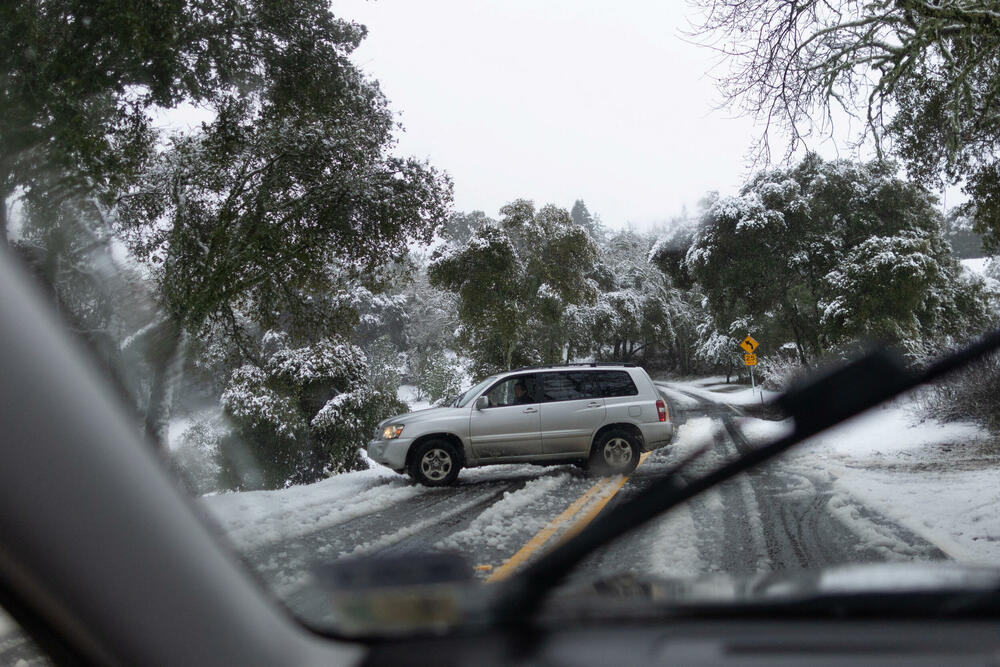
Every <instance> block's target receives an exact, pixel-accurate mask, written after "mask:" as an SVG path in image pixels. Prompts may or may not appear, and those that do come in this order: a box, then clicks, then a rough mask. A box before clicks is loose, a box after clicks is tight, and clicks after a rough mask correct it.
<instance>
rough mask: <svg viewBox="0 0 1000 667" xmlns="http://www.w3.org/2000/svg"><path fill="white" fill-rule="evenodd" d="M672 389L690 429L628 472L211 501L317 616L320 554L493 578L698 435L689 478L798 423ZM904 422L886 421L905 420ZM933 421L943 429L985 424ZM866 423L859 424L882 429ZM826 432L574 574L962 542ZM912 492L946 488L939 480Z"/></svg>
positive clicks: (330, 483)
mask: <svg viewBox="0 0 1000 667" xmlns="http://www.w3.org/2000/svg"><path fill="white" fill-rule="evenodd" d="M661 390H662V392H663V395H664V397H665V398H666V399H667V400H668V402H669V404H670V408H671V415H672V418H673V419H674V420H675V421H676V422H677V423H678V424H679V425H680V428H679V432H678V437H677V439H676V440H675V442H674V443H673V444H672V445H671V446H670V447H669V448H667V449H664V450H660V451H657V452H653V453H652V454H651V455H649V456H648V457H647V458H645V459H644V461H643V463H642V464H641V465H640V467H639V468H638V469H637V470H636V471H635V472H633V473H632V475H630V476H629V477H628V478H627V479H621V478H609V479H606V480H595V479H593V478H590V477H587V476H586V475H584V474H583V473H582V471H580V470H579V469H577V468H576V467H574V466H557V467H550V468H540V467H535V466H529V465H511V466H495V467H487V468H481V469H472V470H465V471H463V472H462V475H461V476H460V478H459V483H458V484H457V485H455V486H454V487H450V488H444V489H427V488H424V487H420V486H416V485H414V484H412V483H411V482H410V481H409V480H408V479H407V478H405V477H402V476H399V475H397V474H395V473H393V472H391V471H388V470H385V469H375V470H369V471H364V472H360V473H351V474H348V475H341V476H338V477H335V478H331V479H329V480H326V481H324V482H320V483H318V484H314V485H310V486H305V487H295V488H292V489H286V490H283V491H273V492H254V493H237V494H227V495H221V496H214V497H208V498H205V499H204V503H205V505H206V507H207V508H208V509H209V510H210V513H211V514H213V515H214V516H215V517H216V518H217V520H218V522H219V524H220V528H221V529H222V530H223V532H225V533H227V534H228V535H229V536H230V538H231V539H232V540H233V541H234V542H235V544H236V546H237V548H238V549H239V550H240V551H241V553H242V554H243V556H244V557H245V558H246V560H247V561H249V563H250V564H251V565H252V566H253V568H254V569H256V570H258V571H260V572H261V574H262V575H263V578H264V579H265V580H267V581H269V582H270V583H271V584H272V586H273V587H274V588H275V590H276V592H277V593H278V594H279V595H280V596H282V597H285V598H286V599H289V598H290V600H291V602H292V605H293V606H295V607H300V611H303V612H304V613H306V614H309V615H312V614H315V613H318V612H319V611H320V608H321V607H322V606H323V602H322V601H321V600H317V599H314V598H312V597H311V596H310V594H309V593H308V592H305V593H304V592H303V590H305V591H309V589H310V587H309V586H308V585H305V584H308V581H309V579H308V578H309V574H308V573H309V570H310V568H311V566H313V565H316V564H320V563H324V562H330V561H332V560H335V559H338V558H341V557H345V556H351V555H355V556H356V555H372V554H379V553H382V554H390V553H395V554H399V553H415V552H418V551H428V550H449V551H453V552H458V553H461V554H463V555H464V556H465V557H466V559H467V560H468V562H469V564H470V567H474V568H475V571H476V573H477V575H478V576H480V577H481V578H483V579H491V578H498V577H500V576H506V575H507V574H509V573H510V572H512V571H515V570H516V569H517V567H519V566H520V565H522V564H523V563H524V562H528V561H530V560H531V559H532V558H535V557H537V556H538V555H540V554H541V553H544V551H545V550H546V549H548V548H550V547H551V546H552V545H553V544H555V543H556V542H558V540H559V539H560V538H561V537H562V536H563V535H565V534H566V533H567V532H568V531H572V530H576V529H579V527H581V526H582V525H583V524H585V523H586V522H587V521H589V520H592V518H593V517H594V516H596V515H597V514H598V513H599V512H601V511H604V510H605V509H606V508H607V507H610V506H613V505H615V504H617V503H621V502H624V501H626V500H628V498H629V497H631V496H633V495H634V494H635V493H636V492H638V491H639V490H641V489H642V488H644V487H646V486H648V485H649V484H650V483H652V482H653V481H654V480H656V479H657V478H659V477H662V476H663V475H665V474H667V471H668V470H670V469H671V468H672V467H673V466H675V465H676V463H677V462H678V461H680V460H681V459H683V458H685V457H687V456H689V455H690V454H691V453H692V451H694V450H695V449H697V448H698V447H699V446H701V445H704V444H706V443H707V444H708V447H707V449H706V451H705V452H704V453H703V454H702V455H701V456H699V457H698V458H697V459H695V460H694V462H692V463H690V464H689V465H688V466H687V467H685V468H684V470H683V471H682V473H681V475H682V477H684V478H691V477H693V476H695V475H698V474H700V473H702V472H704V471H706V470H708V469H709V468H711V467H715V466H716V465H718V464H719V463H720V462H721V461H722V460H724V459H726V458H730V457H733V456H736V455H737V454H738V453H739V452H741V451H745V450H746V449H747V448H750V447H753V446H754V443H755V442H756V441H759V440H762V439H765V438H768V437H773V436H774V435H776V434H778V433H780V432H781V431H782V430H783V429H785V428H787V425H785V424H783V423H781V422H768V421H764V420H760V419H752V418H746V417H743V416H741V408H740V407H738V405H739V404H743V405H746V404H747V401H748V400H749V399H747V397H746V396H744V394H745V393H746V392H742V391H735V392H734V391H732V390H731V388H729V387H719V388H716V389H713V388H712V386H711V385H707V384H705V383H700V384H698V385H683V384H668V385H661ZM744 399H747V400H744ZM757 400H759V398H758V399H757ZM733 403H736V404H737V405H733ZM881 416H882V417H883V418H888V419H889V421H891V420H892V418H895V417H898V416H897V415H896V414H895V413H892V414H891V415H890V414H889V413H886V414H885V415H881ZM884 421H885V419H883V420H882V422H878V423H880V424H881V423H883V422H884ZM904 427H905V425H903V426H901V425H900V424H890V426H889V428H892V429H895V430H896V431H897V432H898V431H899V430H900V429H901V428H904ZM852 428H855V429H857V428H858V427H852ZM883 428H884V427H883ZM935 428H938V431H934V433H935V434H937V435H936V437H938V439H940V437H949V434H950V435H951V436H955V435H956V434H958V436H961V437H966V438H968V437H971V436H972V435H974V434H972V433H964V434H963V433H958V432H957V431H955V430H954V429H952V430H951V431H949V430H948V427H941V426H940V425H936V427H935ZM942 429H943V430H942ZM870 430H871V429H870V428H869V431H870ZM925 430H926V429H925ZM869 431H864V429H862V432H863V433H868V434H869V435H868V436H867V437H869V438H870V437H872V435H871V433H869ZM914 433H917V431H914V432H913V433H910V434H906V433H904V434H902V435H903V437H906V436H907V435H913V434H914ZM876 435H877V429H876ZM925 435H926V434H925ZM824 437H826V438H827V439H826V440H825V441H820V442H819V443H813V444H811V445H807V446H804V447H803V448H802V450H801V451H796V452H793V453H792V454H791V455H788V456H785V457H783V458H782V459H781V460H778V461H775V462H772V463H771V464H769V465H766V466H764V467H762V468H760V469H758V470H755V471H752V472H751V473H749V474H747V475H743V476H741V477H738V478H736V479H734V480H732V481H730V482H728V483H726V484H723V485H721V486H720V487H718V488H715V489H712V490H710V491H708V492H707V493H705V494H702V495H701V496H699V497H697V498H695V499H694V500H693V501H691V502H689V503H688V504H687V505H685V506H682V507H679V508H677V509H675V510H674V511H672V512H671V513H669V514H667V515H665V516H664V517H662V518H660V519H659V520H657V521H654V522H652V523H650V524H648V525H647V526H645V527H643V528H642V529H640V530H638V531H636V532H634V533H632V534H630V535H627V536H626V537H625V538H623V539H621V540H619V541H618V542H616V543H614V544H611V545H609V546H608V547H607V548H605V549H604V550H602V551H601V552H599V553H597V554H595V555H593V556H592V557H591V558H590V559H588V560H587V561H586V562H585V563H584V564H583V565H582V566H581V567H580V569H579V571H578V572H577V573H575V575H574V578H576V579H578V580H579V579H583V578H586V579H592V578H609V577H614V576H615V575H620V574H627V573H631V574H635V575H638V576H641V577H649V576H677V577H694V576H699V575H703V574H709V573H718V572H726V573H733V574H746V573H754V572H766V571H787V570H797V569H805V568H817V567H823V566H829V565H839V564H847V563H870V562H881V561H901V560H929V559H947V558H949V557H954V552H955V551H960V550H957V549H956V550H952V549H949V551H948V552H946V551H944V550H942V548H940V545H941V544H943V543H947V540H942V539H936V537H940V536H939V535H937V534H936V533H935V532H934V530H932V529H930V528H928V527H927V526H926V525H919V526H917V525H915V524H914V523H913V522H912V521H907V520H906V512H905V507H899V506H898V505H894V504H893V503H892V502H891V499H890V500H886V498H885V497H884V494H882V495H880V491H883V492H884V491H885V487H878V486H875V487H872V486H871V484H874V482H872V478H871V475H890V474H891V473H890V472H888V471H887V470H886V467H885V466H884V465H881V466H880V465H878V461H874V463H872V462H870V461H869V459H858V458H850V457H848V458H844V457H843V456H838V455H837V448H838V447H839V448H841V449H846V450H847V451H849V452H853V453H854V454H856V453H857V452H856V451H855V450H856V449H857V447H858V446H859V445H858V444H857V443H858V442H860V441H863V440H864V438H863V437H862V438H860V440H859V436H858V433H853V434H852V432H851V431H849V430H846V431H844V432H843V433H842V434H841V435H840V436H836V437H835V436H834V435H828V436H824ZM927 437H928V438H929V441H931V440H934V438H933V437H930V436H927ZM956 437H957V436H956ZM831 443H832V444H831ZM924 444H927V443H924ZM931 444H932V445H933V444H934V443H931ZM937 444H938V445H940V443H937ZM934 446H937V445H934ZM852 447H853V448H854V449H852ZM859 461H862V463H864V462H865V461H869V463H866V464H865V465H859V463H858V462H859ZM866 465H867V466H868V467H874V468H875V470H869V469H868V468H866ZM859 470H861V472H863V473H864V476H861V477H859V476H858V474H857V473H858V471H859ZM897 476H898V473H897ZM907 480H909V481H910V482H911V483H916V482H915V481H914V479H912V478H911V477H907V476H905V475H904V476H903V477H902V478H898V479H892V480H891V481H890V482H888V484H889V485H890V487H891V486H900V488H904V487H905V484H903V482H905V481H907ZM924 481H925V482H927V479H926V478H924ZM866 484H868V486H866ZM855 491H858V493H855ZM908 492H909V493H911V494H915V497H916V496H920V497H923V496H927V495H930V496H933V495H934V491H933V489H932V488H931V489H927V488H925V489H924V490H923V492H917V491H914V490H913V489H908ZM867 498H874V499H875V501H874V502H868V501H867ZM994 506H995V505H994ZM890 517H892V518H890ZM949 544H950V543H949ZM304 585H305V586H304Z"/></svg>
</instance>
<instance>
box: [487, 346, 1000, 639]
mask: <svg viewBox="0 0 1000 667" xmlns="http://www.w3.org/2000/svg"><path fill="white" fill-rule="evenodd" d="M998 348H1000V330H997V331H993V332H991V333H989V334H988V335H986V336H984V337H983V338H981V339H979V340H978V341H977V342H975V343H973V344H971V345H969V346H968V347H965V348H963V349H960V350H958V351H956V352H953V353H951V354H948V355H946V356H944V357H943V358H941V359H939V360H938V361H936V362H935V363H933V364H931V365H930V366H928V367H927V368H925V369H923V370H922V371H917V372H914V371H911V370H908V369H907V368H906V367H905V365H904V364H903V361H902V359H901V358H900V357H899V355H898V354H896V353H894V352H892V351H891V350H889V349H887V348H881V349H878V350H876V351H874V352H872V353H870V354H867V355H865V356H863V357H861V358H860V359H858V360H856V361H854V362H851V363H849V364H847V365H845V366H842V367H840V368H838V369H835V370H833V371H830V372H827V373H825V374H822V375H820V376H819V377H818V378H815V379H813V380H811V381H809V382H807V383H805V384H803V385H801V386H799V387H794V388H792V389H790V390H789V391H787V392H786V393H785V394H783V395H782V396H780V397H779V398H778V399H777V400H776V401H775V402H776V403H777V405H778V406H779V407H780V408H781V409H782V410H783V411H784V412H785V414H787V415H788V416H789V417H791V418H792V420H793V423H794V430H793V431H792V433H791V434H789V435H787V436H785V437H784V438H781V439H779V440H776V441H775V442H772V443H769V444H767V445H764V446H761V447H758V448H756V449H752V450H750V451H748V452H746V453H744V454H742V455H741V456H739V457H737V458H735V459H733V460H732V461H729V462H727V463H724V464H723V465H721V466H719V467H718V468H716V469H715V470H712V471H711V472H708V473H706V474H704V475H702V476H700V477H697V478H695V479H691V480H688V481H686V482H682V481H681V480H680V478H679V476H678V475H677V471H676V470H675V471H674V472H673V473H672V474H668V475H667V476H665V477H663V478H662V479H659V480H657V481H655V482H653V483H652V484H651V485H650V486H649V487H648V488H646V489H645V490H643V491H640V492H639V493H637V494H636V495H635V496H634V497H633V498H632V499H631V500H630V501H628V502H625V503H622V504H620V505H618V506H616V507H613V508H611V509H610V510H608V511H606V512H604V513H602V514H600V515H598V517H597V518H596V519H594V521H593V522H591V523H590V524H589V525H588V526H587V527H586V528H584V529H583V530H582V531H580V532H579V533H577V534H576V535H574V536H573V537H571V538H569V539H568V540H566V541H565V542H563V543H562V544H560V545H559V546H557V547H556V548H555V549H553V550H552V551H551V552H549V553H548V554H546V555H545V556H543V557H542V558H540V559H539V560H537V561H535V562H534V563H531V564H529V565H527V566H526V567H525V568H524V569H523V570H521V571H520V572H518V573H517V574H515V575H514V576H512V577H511V578H509V579H507V580H506V581H504V582H502V583H501V584H499V585H498V587H497V590H496V594H495V596H494V597H493V599H492V602H491V604H490V616H491V620H492V621H493V622H495V623H499V624H523V623H526V622H528V621H530V619H531V617H532V616H533V614H534V613H535V612H536V611H537V610H538V609H539V607H540V606H541V604H542V603H543V602H544V601H545V599H546V597H548V595H549V593H550V592H551V591H552V590H553V589H554V588H556V587H557V586H558V585H559V584H560V583H561V582H562V581H563V580H564V579H565V578H566V577H567V576H568V575H569V573H570V572H571V571H572V570H573V568H575V567H576V566H577V565H579V564H580V562H581V561H583V559H584V558H586V557H587V556H588V555H590V554H591V553H593V552H594V551H596V550H597V549H599V548H601V547H603V546H604V545H606V544H608V543H609V542H611V541H612V540H615V539H617V538H618V537H620V536H622V535H624V534H625V533H627V532H629V531H631V530H633V529H635V528H637V527H639V526H641V525H643V524H644V523H646V522H648V521H649V520H651V519H653V518H655V517H657V516H659V515H660V514H663V513H664V512H666V511H668V510H670V509H671V508H673V507H676V506H677V505H679V504H681V503H683V502H685V501H687V500H690V499H691V498H693V497H695V496H697V495H698V494H700V493H702V492H704V491H706V490H708V489H711V488H713V487H715V486H716V485H718V484H721V483H722V482H725V481H726V480H729V479H732V478H733V477H735V476H736V475H739V474H740V473H743V472H746V471H748V470H750V469H751V468H754V467H755V466H757V465H759V464H761V463H763V462H765V461H768V460H769V459H772V458H774V457H775V456H777V455H779V454H781V453H782V452H785V451H786V450H788V449H790V448H791V447H793V446H795V445H796V444H798V443H800V442H802V441H803V440H805V439H807V438H810V437H812V436H814V435H816V434H817V433H819V432H820V431H823V430H826V429H828V428H830V427H831V426H834V425H836V424H839V423H841V422H843V421H845V420H847V419H849V418H851V417H854V416H856V415H858V414H860V413H862V412H864V411H865V410H868V409H869V408H873V407H875V406H877V405H879V404H880V403H883V402H885V401H887V400H889V399H891V398H893V397H894V396H898V395H899V394H901V393H903V392H905V391H908V390H910V389H913V388H915V387H917V386H918V385H921V384H924V383H926V382H930V381H931V380H935V379H937V378H939V377H941V376H943V375H945V374H947V373H950V372H952V371H955V370H957V369H959V368H962V367H964V366H966V365H968V364H969V363H970V362H973V361H975V360H977V359H980V358H982V357H984V356H985V355H987V354H989V353H990V352H993V351H994V350H997V349H998Z"/></svg>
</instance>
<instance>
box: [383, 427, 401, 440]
mask: <svg viewBox="0 0 1000 667" xmlns="http://www.w3.org/2000/svg"><path fill="white" fill-rule="evenodd" d="M402 432H403V425H402V424H389V425H388V426H386V427H385V428H384V429H382V439H383V440H395V439H396V438H398V437H399V434H400V433H402Z"/></svg>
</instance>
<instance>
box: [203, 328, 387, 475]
mask: <svg viewBox="0 0 1000 667" xmlns="http://www.w3.org/2000/svg"><path fill="white" fill-rule="evenodd" d="M261 357H262V359H263V365H262V366H255V365H253V364H246V365H244V366H242V367H240V368H238V369H237V370H236V371H234V372H233V374H232V377H231V378H230V381H229V385H228V386H227V387H226V390H225V391H224V392H223V394H222V405H223V407H224V409H225V411H226V414H227V415H228V416H229V417H230V419H231V420H232V422H233V424H234V426H235V432H234V433H233V434H232V435H231V436H229V437H228V438H225V439H223V441H222V442H221V443H220V444H221V450H220V463H221V467H222V473H223V475H224V480H223V483H224V485H226V486H228V487H230V488H242V489H251V488H278V487H281V486H287V485H289V484H296V483H304V482H312V481H316V480H317V479H321V478H322V477H324V476H327V475H330V474H332V473H336V472H342V471H345V470H352V469H357V468H358V467H360V466H361V465H362V464H361V462H360V459H359V454H358V453H359V450H360V448H361V447H362V446H363V445H364V443H365V442H366V441H367V440H368V439H369V438H370V437H371V435H372V432H373V429H374V428H375V426H376V424H377V423H378V422H379V421H380V420H382V419H384V418H386V417H388V416H391V415H392V414H396V413H399V412H403V411H404V410H405V406H404V405H402V404H401V403H400V402H399V400H398V399H397V398H396V396H395V394H394V393H389V392H386V391H384V390H382V389H379V388H378V387H377V386H374V384H373V383H372V382H371V377H370V369H369V363H368V360H367V358H366V357H365V355H364V353H363V352H362V351H361V349H360V348H358V347H357V346H354V345H351V344H350V343H348V342H347V341H345V340H344V339H339V338H325V339H322V340H319V341H317V342H316V343H314V344H312V345H308V346H305V347H295V348H293V347H291V346H290V345H289V338H288V336H287V334H283V333H276V332H268V333H267V334H265V336H264V338H263V340H262V343H261Z"/></svg>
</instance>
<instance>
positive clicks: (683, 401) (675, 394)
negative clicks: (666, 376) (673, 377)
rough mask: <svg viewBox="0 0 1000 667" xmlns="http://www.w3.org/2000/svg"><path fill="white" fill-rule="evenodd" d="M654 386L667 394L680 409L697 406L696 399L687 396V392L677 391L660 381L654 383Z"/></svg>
mask: <svg viewBox="0 0 1000 667" xmlns="http://www.w3.org/2000/svg"><path fill="white" fill-rule="evenodd" d="M656 388H657V389H659V390H660V391H661V392H663V393H664V394H666V395H667V398H669V399H670V400H671V401H672V402H673V403H674V405H676V406H677V407H679V408H680V409H681V410H690V409H692V408H696V407H698V399H697V398H693V397H691V396H688V395H687V394H682V393H681V392H679V391H677V390H676V389H674V388H673V387H671V386H670V385H669V384H663V383H661V382H657V383H656Z"/></svg>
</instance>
